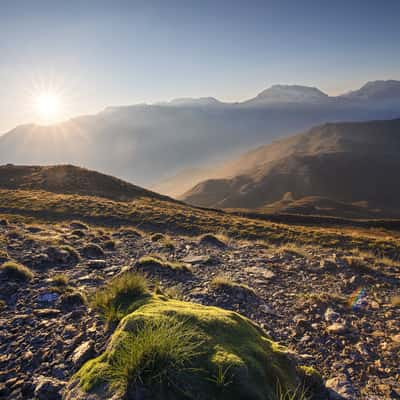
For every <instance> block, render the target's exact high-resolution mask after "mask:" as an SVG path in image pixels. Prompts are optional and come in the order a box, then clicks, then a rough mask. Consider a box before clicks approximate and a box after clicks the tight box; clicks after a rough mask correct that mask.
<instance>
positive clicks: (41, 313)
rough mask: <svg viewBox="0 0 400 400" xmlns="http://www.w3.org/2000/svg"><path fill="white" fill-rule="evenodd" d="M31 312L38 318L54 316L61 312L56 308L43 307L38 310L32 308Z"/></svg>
mask: <svg viewBox="0 0 400 400" xmlns="http://www.w3.org/2000/svg"><path fill="white" fill-rule="evenodd" d="M33 312H34V314H35V315H36V316H38V317H40V318H56V317H58V316H59V315H60V314H61V311H60V310H57V309H56V308H43V309H40V310H34V311H33Z"/></svg>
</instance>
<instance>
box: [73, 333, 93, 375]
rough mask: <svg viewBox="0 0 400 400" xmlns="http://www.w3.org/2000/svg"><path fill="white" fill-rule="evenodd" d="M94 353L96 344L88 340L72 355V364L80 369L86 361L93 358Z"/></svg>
mask: <svg viewBox="0 0 400 400" xmlns="http://www.w3.org/2000/svg"><path fill="white" fill-rule="evenodd" d="M93 353H94V342H93V340H88V341H86V342H83V343H82V344H81V345H80V346H78V347H77V348H76V349H75V350H74V353H73V354H72V357H71V359H72V362H73V364H74V366H75V368H76V369H78V368H80V367H81V366H82V365H83V364H84V363H85V362H86V361H88V360H89V359H90V358H92V357H93Z"/></svg>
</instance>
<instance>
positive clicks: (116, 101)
mask: <svg viewBox="0 0 400 400" xmlns="http://www.w3.org/2000/svg"><path fill="white" fill-rule="evenodd" d="M399 15H400V1H398V0H384V1H382V0H381V1H375V0H370V1H368V0H363V1H359V0H347V1H342V0H337V1H326V0H318V1H317V0H313V1H311V0H301V1H298V0H293V1H288V0H279V1H278V0H277V1H272V0H264V1H251V0H248V1H244V0H243V1H235V0H232V1H222V0H221V1H218V0H214V1H208V0H202V1H191V0H182V1H175V0H170V1H151V0H148V1H134V0H130V1H119V0H113V1H111V0H109V1H102V0H96V1H95V0H93V1H91V0H81V1H74V0H68V1H61V0H60V1H57V0H52V1H41V0H35V1H31V0H26V1H21V0H12V1H9V0H2V1H1V9H0V57H1V58H0V60H1V61H0V82H1V86H2V90H1V94H2V95H1V96H0V132H5V131H6V130H8V129H11V128H12V127H14V126H15V125H17V124H20V123H26V122H35V119H37V115H36V114H35V111H34V110H33V107H32V104H31V102H32V97H35V96H37V94H38V92H40V91H41V90H43V88H49V87H50V88H51V90H57V91H62V98H63V102H64V105H63V107H62V112H61V113H60V118H67V117H70V116H72V115H78V114H83V113H92V112H97V111H100V110H101V109H102V108H104V107H106V106H109V105H120V104H133V103H138V102H154V101H159V100H168V99H171V98H175V97H183V96H192V97H199V96H215V97H217V98H219V99H222V100H228V101H234V100H241V99H245V98H249V97H252V96H254V95H256V94H257V93H258V92H260V91H261V90H263V89H264V88H266V87H268V86H270V85H272V84H275V83H296V84H305V85H312V86H318V87H319V88H320V89H322V90H324V91H326V92H327V93H330V94H338V93H341V92H344V91H347V90H349V89H355V88H358V87H359V86H361V85H362V84H363V83H364V82H366V81H368V80H375V79H390V78H392V79H400V24H399V23H398V17H399Z"/></svg>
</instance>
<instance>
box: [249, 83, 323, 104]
mask: <svg viewBox="0 0 400 400" xmlns="http://www.w3.org/2000/svg"><path fill="white" fill-rule="evenodd" d="M328 97H329V96H328V95H327V94H326V93H324V92H322V91H321V90H319V89H318V88H316V87H311V86H302V85H273V86H271V87H270V88H268V89H266V90H264V91H262V92H261V93H259V94H258V95H257V96H256V97H255V98H254V99H252V100H250V101H256V102H263V103H264V102H268V103H310V102H315V101H321V100H326V99H327V98H328Z"/></svg>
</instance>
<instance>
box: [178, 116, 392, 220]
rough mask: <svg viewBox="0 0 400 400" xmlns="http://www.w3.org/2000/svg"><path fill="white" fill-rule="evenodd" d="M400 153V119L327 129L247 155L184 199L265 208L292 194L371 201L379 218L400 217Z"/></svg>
mask: <svg viewBox="0 0 400 400" xmlns="http://www.w3.org/2000/svg"><path fill="white" fill-rule="evenodd" d="M399 151H400V119H397V120H390V121H370V122H362V123H332V124H325V125H321V126H318V127H315V128H313V129H311V130H309V131H308V132H306V133H302V134H299V135H295V136H292V137H290V138H288V139H284V140H280V141H277V142H275V143H272V144H270V145H267V146H263V147H260V148H258V149H255V150H254V151H251V152H249V153H246V154H245V155H244V156H243V157H241V158H239V159H238V160H234V161H233V162H231V163H229V164H227V165H226V166H225V168H224V169H223V171H222V175H221V176H223V177H224V178H223V179H212V180H209V181H204V182H202V183H200V184H198V185H197V186H195V187H194V188H193V189H192V190H190V191H189V192H187V193H186V194H185V195H184V196H182V199H183V200H185V201H188V202H189V203H191V204H195V205H201V206H211V207H224V208H229V207H231V208H239V207H240V208H260V207H263V206H265V205H266V204H270V203H273V202H277V201H280V200H281V199H282V198H283V197H284V196H285V194H287V193H291V195H292V197H293V198H294V199H295V200H298V199H301V198H303V197H306V196H319V197H325V198H328V199H330V200H336V201H342V202H346V203H354V202H361V201H364V202H369V203H370V204H371V207H374V208H375V207H376V206H377V207H380V208H383V212H382V210H381V213H380V214H379V213H377V216H378V218H379V217H382V216H384V215H387V216H393V213H394V212H397V215H400V210H399V208H398V205H397V203H396V199H397V198H398V197H399V195H400V192H399V190H400V189H398V188H396V187H394V185H393V183H394V182H395V181H396V175H397V171H399V169H400V161H399V158H398V154H399ZM343 207H344V208H346V207H345V206H343ZM347 211H349V210H347ZM356 211H357V210H356ZM364 212H365V210H364ZM321 213H323V210H322V211H321ZM355 214H357V212H355ZM328 215H329V214H328Z"/></svg>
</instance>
